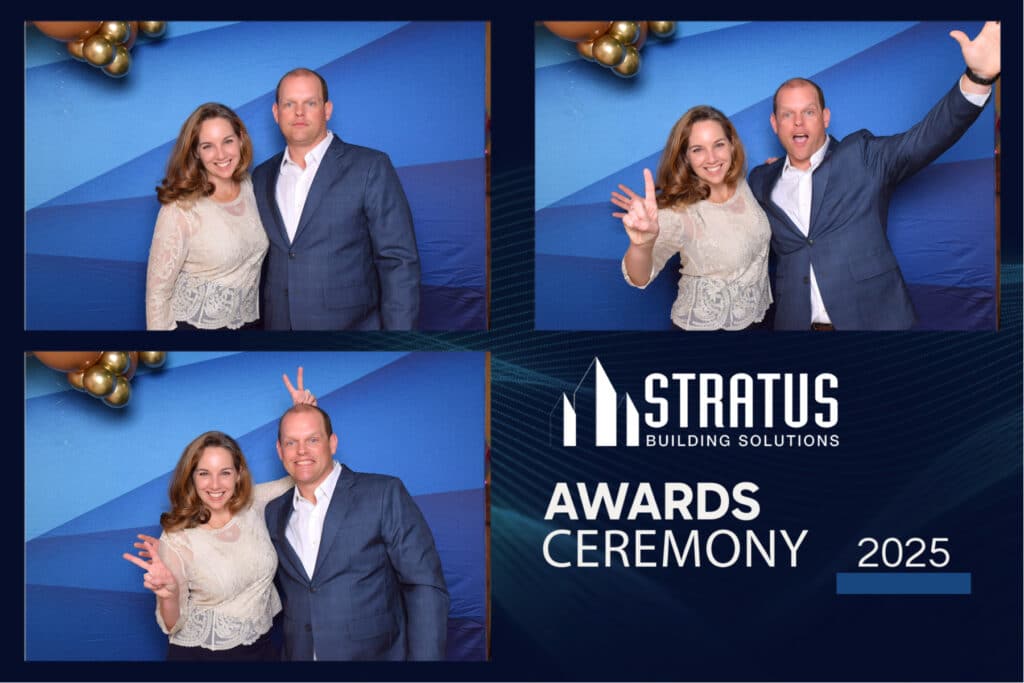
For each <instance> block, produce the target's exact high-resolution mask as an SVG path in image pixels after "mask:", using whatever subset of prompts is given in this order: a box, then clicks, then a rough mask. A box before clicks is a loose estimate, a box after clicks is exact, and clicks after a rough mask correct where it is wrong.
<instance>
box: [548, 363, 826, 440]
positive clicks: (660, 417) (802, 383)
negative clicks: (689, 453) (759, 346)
mask: <svg viewBox="0 0 1024 683" xmlns="http://www.w3.org/2000/svg"><path fill="white" fill-rule="evenodd" d="M591 370H593V377H594V445H595V446H598V447H616V446H619V445H620V443H619V441H620V440H619V431H620V430H619V427H620V414H619V406H620V405H621V406H622V407H623V410H624V415H623V416H622V417H623V418H624V419H623V423H624V432H625V434H624V438H623V439H622V445H624V446H626V447H639V446H641V445H643V446H646V447H659V448H665V447H703V448H708V447H718V446H726V447H728V446H730V445H733V444H734V443H735V444H736V445H738V446H741V447H748V446H754V447H814V446H818V447H835V446H838V445H839V436H838V434H835V433H832V432H829V431H827V430H832V429H833V428H835V427H836V426H837V425H838V423H839V399H838V398H837V397H836V396H835V395H834V394H835V392H836V391H837V390H838V388H839V379H838V378H837V377H836V376H835V375H833V374H832V373H827V372H826V373H818V374H816V375H810V374H809V373H790V372H785V373H784V372H759V373H755V374H749V373H734V374H732V375H728V376H725V375H721V374H719V373H709V372H701V373H698V372H671V373H662V372H652V373H650V374H648V375H647V376H646V377H645V378H644V395H643V399H642V401H639V405H640V407H638V405H637V404H638V402H637V401H634V400H633V398H632V397H631V396H630V395H629V393H628V392H626V393H624V394H623V396H622V400H621V401H620V399H619V393H618V392H617V391H616V389H615V386H614V385H613V384H612V381H611V379H610V378H609V377H608V373H607V372H605V369H604V366H603V365H602V364H601V361H600V360H599V359H598V358H597V357H596V356H595V357H594V360H593V361H592V362H591V364H590V366H589V367H588V368H587V370H586V372H584V373H583V377H582V378H581V379H580V382H579V384H577V385H576V389H575V390H574V391H573V392H572V398H571V399H570V397H569V396H568V395H566V394H565V393H564V392H563V393H562V396H561V401H560V404H561V413H562V446H563V447H566V448H572V447H575V446H577V432H578V425H577V408H578V407H579V406H578V405H577V394H578V393H579V391H580V388H581V387H582V386H583V383H584V382H585V381H586V378H587V376H588V375H589V374H590V371H591ZM556 410H557V406H556ZM641 410H643V412H641ZM552 413H554V410H553V411H552ZM642 428H643V429H642ZM813 429H817V430H825V431H817V432H811V431H809V430H813ZM750 430H760V431H750ZM767 430H771V431H767Z"/></svg>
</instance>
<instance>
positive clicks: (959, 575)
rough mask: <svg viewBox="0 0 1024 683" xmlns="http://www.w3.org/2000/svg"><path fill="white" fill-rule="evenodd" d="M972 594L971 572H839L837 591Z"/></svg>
mask: <svg viewBox="0 0 1024 683" xmlns="http://www.w3.org/2000/svg"><path fill="white" fill-rule="evenodd" d="M970 594H971V574H970V572H928V573H918V572H872V573H864V574H861V573H853V572H838V573H836V595H970Z"/></svg>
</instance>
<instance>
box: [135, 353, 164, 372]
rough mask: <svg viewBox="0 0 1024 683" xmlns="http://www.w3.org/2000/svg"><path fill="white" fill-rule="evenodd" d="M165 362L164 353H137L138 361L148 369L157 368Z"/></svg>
mask: <svg viewBox="0 0 1024 683" xmlns="http://www.w3.org/2000/svg"><path fill="white" fill-rule="evenodd" d="M166 360H167V353H165V352H164V351H139V361H140V362H141V363H142V364H143V365H145V366H146V367H150V368H158V367H160V366H161V365H163V364H164V361H166Z"/></svg>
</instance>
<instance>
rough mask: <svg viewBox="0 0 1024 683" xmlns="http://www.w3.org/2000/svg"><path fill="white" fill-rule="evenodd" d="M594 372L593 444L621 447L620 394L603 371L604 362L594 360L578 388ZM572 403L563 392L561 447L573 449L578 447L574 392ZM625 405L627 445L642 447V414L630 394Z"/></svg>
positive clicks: (626, 396)
mask: <svg viewBox="0 0 1024 683" xmlns="http://www.w3.org/2000/svg"><path fill="white" fill-rule="evenodd" d="M591 368H593V369H594V444H595V445H597V446H617V445H618V436H617V433H618V424H619V420H618V394H617V393H616V391H615V387H614V386H613V385H612V382H611V380H610V379H608V374H607V373H606V372H605V371H604V367H603V366H602V365H601V361H600V360H598V359H597V356H595V357H594V362H592V363H591V364H590V368H587V372H585V373H583V379H581V380H580V384H577V385H576V390H577V391H579V388H580V385H581V384H583V381H584V380H585V379H586V378H587V373H589V372H590V369H591ZM572 398H573V400H572V402H571V403H570V402H569V397H568V396H566V395H565V393H564V392H563V393H562V445H563V446H566V447H572V446H575V445H576V406H575V404H576V392H575V391H574V392H573V395H572ZM625 406H626V445H627V446H639V445H640V412H639V411H638V410H637V409H636V405H635V404H634V403H633V399H631V398H630V397H629V394H628V393H627V394H626V395H625Z"/></svg>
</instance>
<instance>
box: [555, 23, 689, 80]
mask: <svg viewBox="0 0 1024 683" xmlns="http://www.w3.org/2000/svg"><path fill="white" fill-rule="evenodd" d="M543 24H544V26H545V27H547V29H548V30H549V31H551V32H552V33H554V34H555V35H556V36H558V37H559V38H563V39H565V40H570V41H573V42H575V43H576V52H577V53H579V55H580V57H583V59H585V60H587V61H588V62H596V63H598V64H600V65H601V66H605V67H608V68H609V69H611V70H612V72H613V73H614V74H615V75H616V76H620V77H622V78H632V77H633V76H636V74H637V73H638V72H639V71H640V49H641V48H642V47H643V46H644V43H645V42H646V41H647V36H648V35H652V36H654V37H656V38H670V37H672V35H673V34H674V33H675V32H676V22H674V21H545V22H543Z"/></svg>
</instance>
